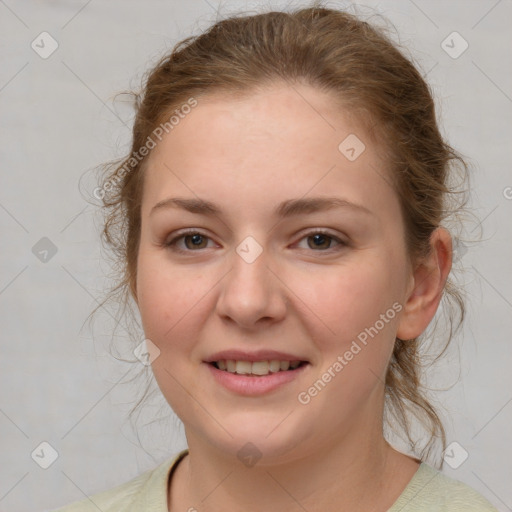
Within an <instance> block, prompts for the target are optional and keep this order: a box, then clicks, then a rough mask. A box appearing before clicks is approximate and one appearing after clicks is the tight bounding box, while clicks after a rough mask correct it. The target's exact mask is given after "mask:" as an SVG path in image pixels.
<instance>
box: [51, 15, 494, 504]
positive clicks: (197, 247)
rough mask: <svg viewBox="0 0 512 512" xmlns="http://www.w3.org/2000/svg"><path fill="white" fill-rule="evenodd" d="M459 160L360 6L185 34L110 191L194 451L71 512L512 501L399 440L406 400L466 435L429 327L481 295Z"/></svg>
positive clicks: (132, 274)
mask: <svg viewBox="0 0 512 512" xmlns="http://www.w3.org/2000/svg"><path fill="white" fill-rule="evenodd" d="M456 162H459V163H461V164H462V166H463V167H464V162H463V160H462V158H461V157H459V156H458V154H457V153H456V152H455V151H454V150H453V149H452V148H451V147H450V146H449V145H448V144H447V143H446V142H445V141H444V140H443V139H442V137H441V135H440V133H439V130H438V127H437V124H436V119H435V111H434V104H433V100H432V97H431V94H430V92H429V89H428V86H427V85H426V83H425V82H424V80H423V78H422V77H421V75H420V73H419V72H418V71H417V70H416V69H415V67H414V66H413V65H412V63H411V62H410V61H409V60H408V59H407V58H405V57H404V56H403V55H402V54H401V53H400V52H399V51H398V49H396V48H395V47H394V45H393V44H392V43H391V42H390V41H389V40H388V39H387V38H386V37H385V36H384V35H383V34H381V33H380V32H379V31H378V30H377V29H376V28H372V27H371V26H370V25H369V24H367V23H365V22H362V21H360V20H358V19H357V18H356V17H354V16H351V15H349V14H347V13H344V12H340V11H337V10H332V9H325V8H322V7H317V6H315V7H311V8H307V9H301V10H298V11H296V12H293V13H288V14H286V13H280V12H271V13H267V14H262V15H258V16H251V17H239V18H232V19H226V20H223V21H220V22H218V23H216V24H215V25H214V26H213V27H211V28H210V29H209V30H208V31H207V32H205V33H204V34H202V35H201V36H199V37H197V38H189V39H187V40H185V41H183V42H182V43H180V44H179V45H177V47H176V48H175V49H174V50H173V51H172V52H171V54H170V55H168V56H166V57H165V58H164V59H162V60H161V61H160V62H159V63H158V64H157V65H156V66H155V68H154V69H153V70H152V71H151V73H150V75H149V77H148V79H147V82H146V86H145V90H144V93H143V94H142V95H141V98H140V103H139V105H138V111H137V117H136V120H135V125H134V129H133V143H132V151H131V153H130V155H128V156H127V158H126V159H125V160H124V161H123V162H122V164H121V165H119V166H118V167H117V168H116V169H115V170H114V172H113V173H112V174H111V175H110V176H108V177H107V178H106V180H105V185H104V186H103V187H102V188H101V189H100V191H99V192H100V193H101V197H102V198H103V200H104V201H105V206H106V208H107V210H108V211H109V214H108V216H107V222H106V226H105V234H106V235H107V239H108V240H110V242H111V243H112V244H113V245H114V246H115V247H117V249H118V250H120V251H121V252H120V253H121V254H123V255H124V257H125V261H124V265H125V267H124V268H125V280H124V284H125V285H126V286H127V287H129V289H130V292H131V295H132V297H133V299H134V300H135V302H136V303H137V306H138V308H139V311H140V314H141V319H142V324H143V327H144V332H145V335H146V338H147V340H146V349H147V353H146V357H148V358H149V362H150V363H151V365H152V370H153V372H154V375H155V378H156V381H157V383H158V385H159V387H160V389H161V391H162V393H163V395H164V397H165V398H166V400H167V401H168V403H169V405H170V406H171V407H172V409H173V410H174V411H175V412H176V414H177V415H178V416H179V418H180V419H181V420H182V421H183V424H184V426H185V433H186V437H187V443H188V449H187V450H184V451H183V452H181V453H180V454H178V455H176V456H174V457H172V458H171V459H169V460H167V461H165V462H164V463H163V464H161V465H160V466H159V467H158V468H156V469H155V470H153V471H149V472H147V473H144V474H143V475H140V476H139V477H137V478H136V479H134V480H132V481H130V482H127V483H126V484H123V485H122V486H119V487H117V488H115V489H112V490H109V491H105V492H103V493H101V494H99V495H96V496H92V497H91V498H90V500H89V499H88V500H84V501H83V502H81V503H77V504H72V505H70V506H68V507H64V508H63V509H60V510H61V511H62V512H64V511H66V512H72V511H79V510H80V511H83V510H97V509H98V508H99V509H100V510H102V511H103V512H107V511H114V510H116V511H117V510H127V511H128V510H129V511H135V510H144V511H151V512H153V511H154V512H157V511H158V512H164V511H167V510H171V511H178V510H189V511H194V510H198V511H212V512H214V511H220V510H222V511H231V510H244V511H252V510H254V511H257V510H258V511H259V510H265V511H272V510H282V509H283V508H285V507H286V508H288V509H290V510H307V511H316V510H333V511H334V510H351V511H368V510H375V511H385V510H390V511H393V512H396V511H398V510H446V511H448V510H450V511H451V510H479V511H480V510H482V511H486V510H489V511H490V510H495V508H494V507H493V506H492V505H491V504H490V503H489V502H488V501H487V500H486V499H485V498H484V497H483V496H481V495H480V494H478V493H477V492H476V491H475V490H473V489H471V488H470V487H468V486H466V485H465V484H463V483H461V482H458V481H456V480H453V479H451V478H448V477H446V476H444V475H443V474H441V473H440V471H439V470H437V469H435V468H434V467H432V466H430V465H429V464H427V463H426V462H425V460H424V459H426V453H427V451H428V450H426V449H425V450H424V451H423V452H422V453H421V454H418V455H419V457H413V456H410V455H407V454H405V453H402V452H400V451H399V450H397V449H395V448H393V446H391V444H390V443H389V442H388V441H387V440H386V439H385V437H384V434H383V418H384V413H385V406H386V405H387V406H389V407H390V408H391V410H392V411H394V413H395V415H396V417H397V419H398V421H399V424H400V425H401V426H402V427H403V428H404V430H405V431H406V433H407V435H408V436H409V439H411V438H410V432H409V427H408V423H407V415H406V408H407V407H409V406H410V405H411V404H412V405H413V407H414V408H416V410H417V411H420V414H423V416H422V417H423V418H424V419H425V420H424V426H425V428H426V429H427V430H428V429H429V428H430V430H431V431H432V432H434V436H432V438H431V439H429V442H428V443H427V447H430V448H431V445H433V444H434V442H435V436H438V437H439V438H440V440H441V442H442V444H443V448H445V444H446V443H445V438H444V430H443V426H442V423H441V422H440V420H439V418H438V416H437V414H436V413H435V410H434V409H433V408H432V406H431V405H430V404H429V403H428V401H427V400H426V399H425V397H424V396H423V395H422V394H421V391H420V386H419V363H420V360H419V350H418V339H419V337H420V335H422V333H424V331H425V329H426V328H427V326H428V325H429V324H430V322H431V320H432V319H433V317H434V314H435V313H436V311H437V309H438V306H439V304H440V301H441V299H442V297H443V296H444V295H448V296H451V297H452V298H453V299H455V301H457V299H458V297H459V295H458V294H457V291H456V290H455V288H454V287H453V285H452V284H451V283H450V281H449V279H448V276H449V273H450V269H451V265H452V240H451V237H450V234H449V232H448V231H447V230H446V229H445V228H444V227H443V226H442V221H443V220H444V218H445V216H446V214H447V211H448V204H449V201H448V200H449V198H450V193H451V190H450V188H449V186H448V182H449V173H450V170H451V168H452V165H453V163H456ZM120 227H121V228H122V227H125V231H121V232H120V233H123V235H122V236H121V237H116V235H115V233H116V232H115V229H116V228H117V229H119V228H120ZM116 244H118V245H117V246H116Z"/></svg>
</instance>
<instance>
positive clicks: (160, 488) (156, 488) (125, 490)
mask: <svg viewBox="0 0 512 512" xmlns="http://www.w3.org/2000/svg"><path fill="white" fill-rule="evenodd" d="M187 453H188V450H183V451H181V452H180V453H178V454H176V455H174V456H172V457H170V458H168V459H166V460H165V461H164V462H162V463H161V464H159V465H158V466H157V467H156V468H154V469H151V470H149V471H146V472H144V473H142V474H140V475H139V476H137V477H135V478H133V479H132V480H129V481H128V482H125V483H124V484H121V485H118V486H116V487H114V488H112V489H108V490H106V491H103V492H100V493H97V494H94V495H92V496H89V497H88V498H86V499H83V500H81V501H76V502H73V503H71V504H69V505H66V506H64V507H62V508H59V509H57V510H54V511H53V512H98V510H101V511H102V512H131V511H133V512H135V511H138V510H145V511H147V512H161V511H162V512H163V511H167V510H168V507H167V483H168V478H169V474H170V472H171V470H172V469H173V468H174V467H175V466H176V464H177V462H178V461H179V460H181V458H183V457H184V456H185V455H186V454H187Z"/></svg>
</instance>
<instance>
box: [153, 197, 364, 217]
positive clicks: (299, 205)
mask: <svg viewBox="0 0 512 512" xmlns="http://www.w3.org/2000/svg"><path fill="white" fill-rule="evenodd" d="M168 208H181V209H183V210H186V211H188V212H190V213H196V214H199V215H208V216H217V215H222V210H221V208H220V207H219V206H217V205H216V204H215V203H212V202H210V201H206V200H204V199H197V198H183V197H170V198H168V199H164V200H162V201H159V202H158V203H156V204H155V206H153V208H152V209H151V212H150V215H152V214H153V213H155V212H156V211H158V210H163V209H168ZM333 208H347V209H351V210H354V211H358V212H361V213H366V214H370V215H373V213H372V212H371V211H370V210H369V209H368V208H366V207H365V206H363V205H360V204H355V203H352V202H350V201H347V200H345V199H341V198H339V197H312V198H306V199H304V198H301V199H288V200H286V201H283V202H282V203H280V204H279V205H278V206H276V208H274V211H273V214H274V216H276V217H279V218H287V217H293V216H294V215H304V214H311V213H316V212H323V211H327V210H331V209H333Z"/></svg>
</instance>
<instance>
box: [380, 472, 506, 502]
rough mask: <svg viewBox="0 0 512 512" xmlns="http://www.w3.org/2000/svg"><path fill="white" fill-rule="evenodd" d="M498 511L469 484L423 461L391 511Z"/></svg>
mask: <svg viewBox="0 0 512 512" xmlns="http://www.w3.org/2000/svg"><path fill="white" fill-rule="evenodd" d="M398 511H401V512H423V511H428V512H462V511H464V512H497V509H496V508H495V507H494V506H493V505H492V504H491V503H490V502H489V501H488V500H487V499H486V498H484V496H482V495H481V494H480V493H479V492H477V491H476V490H475V489H473V488H472V487H469V485H466V484H465V483H463V482H460V481H459V480H455V479H454V478H451V477H449V476H446V475H444V474H443V473H441V472H440V471H438V470H437V469H435V468H433V467H431V466H429V465H428V464H426V463H425V462H422V463H421V465H420V466H419V468H418V471H417V472H416V474H415V475H414V476H413V478H412V479H411V481H410V482H409V484H408V485H407V487H406V488H405V489H404V491H403V492H402V494H401V495H400V497H399V498H398V500H397V501H396V502H395V503H394V504H393V506H392V507H391V508H390V509H389V510H388V512H398Z"/></svg>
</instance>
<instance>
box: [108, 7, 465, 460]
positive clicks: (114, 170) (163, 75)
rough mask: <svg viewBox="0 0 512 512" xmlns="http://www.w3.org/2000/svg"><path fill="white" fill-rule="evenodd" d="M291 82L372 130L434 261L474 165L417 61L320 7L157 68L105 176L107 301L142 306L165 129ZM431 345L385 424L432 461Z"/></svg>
mask: <svg viewBox="0 0 512 512" xmlns="http://www.w3.org/2000/svg"><path fill="white" fill-rule="evenodd" d="M280 81H284V82H286V83H289V84H293V83H298V82H301V83H305V84H308V85H311V86H312V87H314V88H316V89H317V90H319V91H322V92H326V93H328V94H329V95H330V96H331V97H332V98H333V100H334V102H336V103H337V104H339V105H342V106H343V108H344V109H345V111H347V112H349V113H351V114H352V115H353V116H355V118H356V119H358V120H359V121H361V122H362V123H364V125H365V126H366V128H367V132H368V134H369V135H370V136H371V137H372V138H373V139H374V140H375V141H377V140H379V141H381V143H383V146H384V147H385V149H386V160H387V161H388V162H389V170H390V173H389V177H390V182H391V184H392V186H393V187H394V189H395V190H396V193H397V196H398V198H399V201H400V206H401V210H402V214H403V218H404V222H405V233H404V236H405V240H406V245H407V249H408V255H409V258H410V261H411V262H413V263H414V262H418V261H419V260H420V259H421V258H422V257H424V256H426V255H427V254H428V253H429V247H430V246H429V241H430V236H431V234H432V232H433V231H434V230H435V229H436V228H437V227H438V226H440V225H441V223H442V222H443V221H444V220H445V219H447V218H448V217H449V214H453V213H454V212H457V211H461V208H462V206H463V204H460V205H459V206H458V208H454V207H453V205H454V204H455V203H454V201H452V200H451V199H450V198H452V199H453V198H454V197H455V195H456V194H459V195H460V191H457V192H456V191H455V188H454V187H453V186H451V185H450V181H451V180H450V177H451V176H452V174H453V172H455V170H456V169H458V170H461V171H462V173H463V175H464V178H465V177H466V174H465V172H466V170H467V166H466V164H465V162H464V160H463V159H462V157H461V156H460V155H459V154H458V153H457V152H456V151H455V150H454V149H452V148H451V147H450V146H449V145H448V144H447V143H446V142H445V141H444V139H443V137H442V136H441V134H440V131H439V128H438V125H437V121H436V114H435V108H434V101H433V96H432V94H431V92H430V89H429V86H428V85H427V83H426V82H425V80H424V79H423V77H422V76H421V74H420V73H419V71H418V69H417V68H416V67H415V65H414V64H413V63H412V59H411V58H408V57H406V56H405V52H404V51H403V50H400V49H399V47H398V45H397V43H394V42H392V40H391V38H390V37H389V36H387V35H386V33H385V30H384V29H381V28H377V27H376V26H373V25H370V24H369V23H367V22H365V21H363V20H362V19H360V18H359V17H357V16H355V15H352V14H349V13H347V12H342V11H339V10H336V9H328V8H324V7H322V5H321V3H320V2H315V3H314V4H312V6H311V7H308V8H301V9H297V10H295V11H291V12H267V13H262V14H257V15H250V16H247V15H238V16H230V17H228V18H226V19H223V20H220V21H218V22H217V23H215V24H214V25H213V26H211V27H210V28H209V29H208V30H206V31H205V32H203V33H202V34H200V35H198V36H193V37H189V38H187V39H185V40H183V41H181V42H179V43H178V44H176V45H175V47H174V48H173V49H172V51H171V52H170V53H169V54H167V55H165V57H163V58H162V59H161V60H160V61H159V62H158V63H157V64H156V65H155V66H154V67H153V68H152V69H151V71H150V72H149V74H148V75H147V78H146V80H145V84H144V86H143V89H142V92H140V93H138V94H136V95H135V97H136V117H135V122H134V126H133V139H132V148H131V152H130V154H129V155H128V156H127V157H126V158H124V159H122V161H117V162H115V164H112V165H111V166H110V167H109V168H108V171H107V172H106V173H105V175H104V177H103V180H104V181H103V183H109V186H108V187H105V186H104V187H103V189H102V190H103V191H102V199H103V208H104V214H105V219H104V227H103V236H104V240H105V241H106V242H107V244H108V246H109V248H110V249H111V250H112V251H113V254H114V257H115V261H116V263H117V270H118V271H119V275H118V280H117V283H116V286H115V287H114V288H112V290H111V291H110V293H109V295H108V298H112V297H114V296H116V295H117V294H119V293H121V296H122V299H121V301H122V302H123V304H124V306H126V305H127V303H128V301H129V300H130V294H132V295H133V296H134V297H135V296H136V289H135V282H136V269H137V256H138V247H139V240H140V230H141V198H142V192H143V184H144V169H145V163H146V162H147V160H148V156H149V155H148V156H146V157H144V158H142V159H134V158H133V155H134V154H135V153H138V152H139V150H140V148H141V147H143V146H144V145H145V144H147V140H148V137H150V136H151V134H152V133H153V132H154V130H155V128H157V127H158V126H159V125H161V124H162V123H165V122H166V121H168V119H169V116H170V115H171V114H172V112H173V111H174V110H175V109H176V108H178V107H180V105H183V104H186V103H187V101H188V100H189V99H190V98H191V97H193V98H195V99H196V100H198V101H199V102H200V98H201V96H203V95H206V94H210V93H216V92H225V93H229V94H231V95H237V94H249V93H250V92H251V91H254V90H255V89H257V88H258V87H263V86H266V85H272V83H274V82H280ZM340 142H341V141H340ZM453 164H459V165H453ZM121 170H123V172H120V171H121ZM107 300H108V299H107ZM442 305H443V307H444V306H448V307H449V308H450V310H449V313H448V314H447V315H446V316H447V318H448V323H449V329H447V330H446V332H447V333H448V334H447V340H446V344H445V345H444V348H443V350H442V351H441V353H440V354H438V356H437V357H436V358H435V360H437V359H438V358H439V357H440V356H441V355H442V354H443V353H444V352H445V350H446V348H447V347H448V344H449V342H450V340H451V339H452V336H453V334H454V332H455V331H456V330H457V329H458V328H459V327H460V325H461V323H462V320H463V318H464V303H463V301H462V295H461V291H460V290H459V289H458V288H457V287H456V286H455V285H454V283H453V282H452V281H451V279H449V280H448V281H447V284H446V287H445V293H444V295H443V301H442ZM456 317H458V321H456ZM424 335H425V333H424V334H423V335H422V336H421V337H419V338H418V339H412V340H400V339H396V342H395V345H394V350H393V354H392V358H391V361H390V364H389V367H388V370H387V375H386V382H385V389H386V400H385V404H386V409H385V413H386V418H385V419H386V420H387V421H389V422H390V425H392V424H391V419H394V420H396V422H397V423H396V426H398V427H400V428H402V429H403V432H405V434H406V436H407V442H408V444H409V447H410V449H411V450H412V451H413V453H415V454H416V455H418V456H419V457H420V458H421V459H422V460H425V459H426V458H427V457H429V456H430V452H431V449H432V448H433V446H434V444H435V443H436V442H437V441H441V443H442V450H443V451H444V449H445V447H446V435H445V431H444V428H443V423H442V421H441V420H440V418H439V416H438V414H437V412H436V409H435V408H434V406H433V405H431V403H430V402H429V399H428V396H427V393H426V388H424V386H423V384H422V382H421V376H422V372H421V369H422V366H423V363H424V361H425V358H426V355H423V354H422V353H421V348H422V344H421V343H420V342H421V341H422V340H423V338H424ZM139 404H140V401H139V403H138V404H137V406H138V405H139ZM137 406H136V407H137ZM386 411H387V412H386ZM132 412H133V411H132ZM387 413H390V415H391V416H388V415H387ZM409 413H412V414H413V416H415V417H416V418H417V419H418V420H419V422H420V424H421V426H422V427H423V428H424V429H425V431H426V432H427V433H428V438H427V443H426V444H425V446H424V447H423V449H420V447H419V441H421V439H420V440H415V439H413V437H412V436H411V424H410V418H409ZM392 430H393V427H392ZM395 433H396V432H395ZM434 463H435V465H436V466H438V467H439V464H438V463H437V462H434ZM440 467H442V461H441V465H440Z"/></svg>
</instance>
